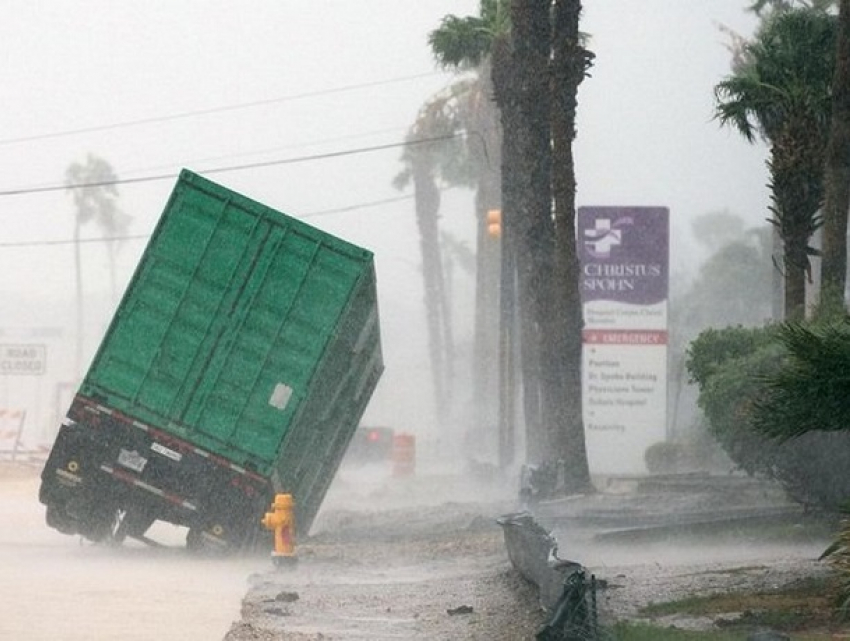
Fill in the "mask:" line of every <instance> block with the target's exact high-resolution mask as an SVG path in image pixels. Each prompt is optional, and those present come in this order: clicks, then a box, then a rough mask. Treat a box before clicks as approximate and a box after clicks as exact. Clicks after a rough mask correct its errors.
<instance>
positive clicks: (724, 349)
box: [687, 326, 850, 512]
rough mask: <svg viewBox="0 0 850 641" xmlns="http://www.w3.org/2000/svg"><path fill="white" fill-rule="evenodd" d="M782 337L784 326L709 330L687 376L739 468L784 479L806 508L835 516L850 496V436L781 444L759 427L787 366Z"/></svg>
mask: <svg viewBox="0 0 850 641" xmlns="http://www.w3.org/2000/svg"><path fill="white" fill-rule="evenodd" d="M780 334H781V332H780V331H779V328H778V327H777V326H767V327H764V328H758V329H744V328H740V327H736V328H729V329H726V330H709V331H707V332H703V333H702V334H700V335H699V336H698V337H697V339H696V340H695V341H693V342H692V343H691V346H690V349H689V352H688V355H689V359H688V361H687V367H688V372H689V374H690V376H691V378H692V380H693V381H694V382H696V383H697V384H698V385H699V389H700V393H699V400H698V403H699V406H700V407H701V408H702V410H703V411H704V413H705V416H706V419H707V421H708V429H709V432H710V433H711V435H712V436H713V437H714V438H715V439H716V440H717V441H718V443H719V444H720V445H721V447H722V448H723V450H724V451H725V452H726V453H727V455H728V456H729V458H730V459H731V460H732V462H733V463H734V464H735V465H736V466H738V467H739V468H740V469H742V470H744V471H745V472H747V473H748V474H751V475H754V474H758V475H763V476H766V477H768V478H772V479H775V480H777V481H779V482H780V483H781V484H782V486H783V487H784V488H785V490H786V491H787V492H788V494H789V496H790V497H791V498H793V499H794V500H796V501H798V502H800V503H802V504H804V505H808V506H812V507H816V508H821V509H825V510H828V511H830V512H835V511H837V510H838V509H839V508H840V506H841V505H842V504H843V503H844V501H846V499H847V497H848V496H850V433H848V432H846V431H842V432H831V433H826V432H820V431H814V432H808V433H806V434H804V435H802V436H800V437H797V438H794V439H791V440H788V441H786V442H784V443H780V442H779V441H777V440H776V439H772V438H769V437H767V436H765V435H764V434H763V433H762V432H760V431H758V430H756V429H755V428H754V426H753V420H752V419H753V412H754V408H755V405H756V404H757V402H758V401H759V399H762V398H764V397H765V396H766V392H767V381H768V380H769V378H770V376H771V375H774V374H776V373H777V372H779V371H780V370H781V368H782V367H783V366H784V365H785V363H786V358H787V352H786V350H785V347H784V345H783V343H782V341H781V340H780V338H779V337H780Z"/></svg>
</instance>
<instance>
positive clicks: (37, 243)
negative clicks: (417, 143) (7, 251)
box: [0, 187, 452, 248]
mask: <svg viewBox="0 0 850 641" xmlns="http://www.w3.org/2000/svg"><path fill="white" fill-rule="evenodd" d="M448 189H452V187H448V188H446V189H441V190H440V191H447V190H448ZM412 199H413V195H412V194H406V195H403V196H396V197H394V198H383V199H381V200H372V201H369V202H364V203H358V204H356V205H346V206H345V207H335V208H333V209H322V210H319V211H311V212H308V213H306V214H300V215H297V214H293V215H292V218H295V219H297V220H302V219H304V218H313V217H316V216H328V215H331V214H341V213H345V212H349V211H356V210H358V209H366V208H367V207H380V206H381V205H389V204H391V203H397V202H401V201H405V200H412ZM150 236H151V235H150V234H132V235H128V236H108V237H103V238H81V239H79V240H73V239H65V240H24V241H19V242H8V243H0V248H3V247H48V246H51V245H73V244H75V243H110V242H124V241H128V240H147V239H148V238H150Z"/></svg>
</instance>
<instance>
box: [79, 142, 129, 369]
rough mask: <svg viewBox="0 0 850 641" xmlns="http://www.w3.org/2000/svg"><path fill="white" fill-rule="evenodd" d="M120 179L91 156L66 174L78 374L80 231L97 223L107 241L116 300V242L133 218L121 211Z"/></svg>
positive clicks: (81, 275) (107, 165) (80, 311)
mask: <svg viewBox="0 0 850 641" xmlns="http://www.w3.org/2000/svg"><path fill="white" fill-rule="evenodd" d="M117 180H118V178H117V176H116V175H115V173H114V172H113V171H112V167H111V166H110V165H109V163H108V162H106V161H105V160H103V159H102V158H99V157H97V156H95V155H93V154H88V156H87V157H86V162H85V163H79V162H75V163H72V164H71V165H70V166H69V167H68V169H67V170H66V171H65V186H66V190H67V192H68V193H69V194H70V195H71V197H72V198H73V200H74V207H75V213H74V273H75V282H76V297H77V351H76V371H78V372H79V371H81V370H80V367H81V365H82V345H83V327H84V322H83V320H84V314H83V308H84V305H83V271H82V261H81V256H80V230H81V229H82V227H83V225H85V224H86V223H89V222H91V221H95V222H96V223H97V225H98V226H99V227H100V228H101V231H102V232H103V235H104V237H105V238H106V239H107V242H106V248H107V255H108V260H109V276H110V282H111V290H112V295H113V299H114V297H115V295H116V283H115V254H116V251H117V249H118V243H119V242H120V240H117V239H118V238H120V236H122V235H123V234H125V233H126V232H127V229H128V228H129V226H130V220H131V219H130V217H129V216H128V215H127V214H125V213H124V212H122V211H121V210H120V209H119V207H118V187H117V186H116V182H117Z"/></svg>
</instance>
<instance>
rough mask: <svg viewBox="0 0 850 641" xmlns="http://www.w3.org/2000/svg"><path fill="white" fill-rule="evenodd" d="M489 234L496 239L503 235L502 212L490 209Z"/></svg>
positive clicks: (488, 214) (488, 216)
mask: <svg viewBox="0 0 850 641" xmlns="http://www.w3.org/2000/svg"><path fill="white" fill-rule="evenodd" d="M487 234H489V235H490V236H493V237H494V238H499V237H501V235H502V210H501V209H489V210H488V211H487Z"/></svg>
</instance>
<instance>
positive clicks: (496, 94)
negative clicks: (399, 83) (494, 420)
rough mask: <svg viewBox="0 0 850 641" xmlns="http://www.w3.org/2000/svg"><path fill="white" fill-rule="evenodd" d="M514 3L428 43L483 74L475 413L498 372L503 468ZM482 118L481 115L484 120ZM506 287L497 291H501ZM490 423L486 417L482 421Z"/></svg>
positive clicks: (509, 386) (509, 385)
mask: <svg viewBox="0 0 850 641" xmlns="http://www.w3.org/2000/svg"><path fill="white" fill-rule="evenodd" d="M508 5H509V2H508V1H507V0H481V3H480V5H479V15H477V16H467V17H458V16H454V15H448V16H446V17H445V18H443V20H442V22H441V24H440V27H439V28H437V29H435V30H434V31H432V32H431V34H430V35H429V37H428V41H429V43H430V45H431V49H432V51H433V53H434V57H435V58H436V60H437V62H438V63H439V64H440V65H441V66H443V67H445V68H452V69H456V70H460V71H463V70H469V69H476V70H477V71H478V74H477V77H478V80H479V86H478V88H477V90H476V91H475V92H473V93H471V94H470V95H473V96H475V98H474V100H471V101H470V104H471V106H474V108H472V109H470V110H469V111H468V114H469V118H470V120H469V124H470V128H469V131H471V132H478V133H477V134H476V135H472V136H470V137H469V140H470V142H471V143H472V144H471V145H470V157H471V158H473V159H474V161H475V163H476V165H477V166H478V167H479V171H478V172H477V176H478V177H479V182H478V185H477V193H476V217H477V221H478V225H477V227H478V232H477V238H478V241H477V242H478V248H477V256H478V259H477V260H478V265H477V270H476V273H477V276H476V278H477V293H476V295H477V305H476V330H477V331H476V339H475V340H476V347H475V353H476V359H475V360H476V365H475V367H476V372H477V375H476V377H475V380H476V383H475V389H476V401H477V402H476V405H477V406H479V407H484V406H485V405H486V403H485V402H484V399H485V398H487V397H488V396H490V397H492V395H493V394H494V393H495V391H496V390H495V385H494V381H493V379H492V374H493V372H494V371H498V373H499V390H498V397H499V399H500V405H499V412H498V423H499V459H500V463H501V465H502V466H503V467H504V466H506V465H508V464H509V463H511V462H512V460H513V457H514V445H513V418H514V409H513V398H514V394H515V392H514V386H513V370H514V364H513V360H514V359H513V355H514V352H515V347H514V343H515V337H514V331H513V328H514V316H515V310H514V290H515V288H514V285H513V284H514V282H515V269H514V259H513V256H514V251H513V241H512V239H513V236H514V232H513V220H514V216H513V214H512V199H511V194H512V192H511V189H510V187H509V185H512V184H513V182H514V181H513V179H512V176H513V175H514V171H513V170H514V168H513V165H512V164H510V163H506V162H505V159H506V158H510V157H511V154H512V152H511V149H512V147H513V141H514V140H515V136H513V135H512V131H513V130H512V129H511V128H510V127H509V128H508V129H507V130H505V126H504V124H505V122H506V120H507V121H511V120H513V119H515V118H513V117H512V116H511V115H510V114H511V108H512V107H513V104H514V103H513V99H512V92H511V85H512V79H513V74H512V70H511V58H510V14H509V11H508ZM475 114H478V115H477V116H476V115H475ZM493 209H498V210H500V211H501V221H502V222H501V234H500V239H501V240H500V243H499V244H497V243H496V242H494V239H493V238H490V237H488V234H487V212H488V211H490V210H493ZM496 265H499V276H498V282H497V281H496V280H495V279H493V275H494V273H495V272H496V270H495V266H496ZM497 284H498V285H499V287H498V291H497V290H496V287H495V286H496V285H497ZM497 293H498V305H499V312H498V323H499V328H500V329H499V332H498V334H499V340H498V352H499V365H498V368H496V367H492V363H491V361H492V357H491V353H492V350H493V346H494V343H495V331H494V330H495V327H494V326H493V324H492V320H493V318H494V316H496V315H495V314H494V313H492V312H493V307H494V306H495V299H496V295H497ZM481 420H482V421H483V424H484V425H486V424H487V423H489V420H488V418H487V415H486V414H485V416H483V417H482V418H481Z"/></svg>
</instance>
